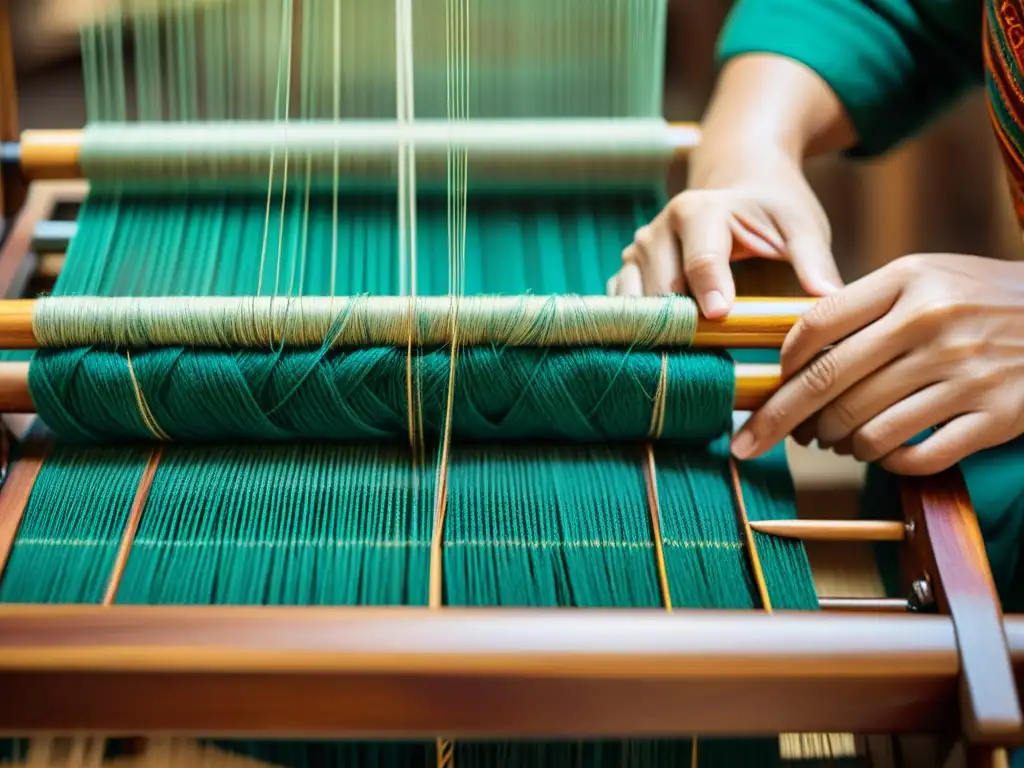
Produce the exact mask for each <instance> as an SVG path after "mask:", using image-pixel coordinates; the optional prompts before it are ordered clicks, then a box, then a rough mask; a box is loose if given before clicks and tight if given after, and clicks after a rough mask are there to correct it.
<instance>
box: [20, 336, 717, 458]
mask: <svg viewBox="0 0 1024 768" xmlns="http://www.w3.org/2000/svg"><path fill="white" fill-rule="evenodd" d="M450 360H451V354H450V351H449V350H447V349H438V350H431V351H422V352H418V353H417V352H415V351H414V353H413V366H412V376H413V381H414V383H415V386H416V388H417V389H418V393H419V397H418V400H419V403H420V405H419V408H418V409H417V410H418V411H419V412H420V414H421V416H422V423H421V424H418V425H417V430H418V431H419V430H423V431H425V433H426V434H427V436H430V437H434V436H436V435H438V434H439V433H440V432H441V431H442V428H443V425H444V423H445V413H446V411H445V409H446V405H447V399H448V388H449V367H450ZM407 363H408V354H407V352H406V350H404V349H395V348H389V347H384V348H371V349H357V350H352V351H345V352H337V351H332V352H327V353H321V352H317V351H306V350H289V351H283V352H280V353H271V352H257V351H237V352H221V351H214V350H200V349H186V348H182V347H176V348H162V349H152V350H140V351H137V352H135V353H132V354H131V355H130V357H129V356H128V355H126V354H125V353H123V352H117V351H111V350H101V349H75V350H42V351H40V352H39V353H38V354H37V355H36V357H35V359H34V361H33V363H32V365H31V366H30V368H29V387H30V391H31V394H32V400H33V402H34V403H35V406H36V410H37V412H38V414H39V415H40V417H41V418H42V419H43V421H44V422H45V423H46V424H47V425H48V426H49V427H50V428H51V429H52V430H54V432H56V433H57V434H58V435H60V436H61V437H62V438H64V439H67V440H71V441H74V442H79V443H82V442H101V441H103V440H107V439H143V440H145V439H152V438H153V437H154V433H153V431H152V427H151V426H150V424H151V422H150V421H149V419H152V421H153V422H155V423H156V425H158V426H159V430H160V432H159V434H160V436H165V437H166V438H169V439H172V440H190V441H224V440H286V439H298V438H313V439H327V440H332V439H335V440H367V439H373V440H387V439H391V440H399V441H401V440H405V439H407V436H408V434H409V406H408V391H407V382H408V373H407ZM663 366H664V369H663ZM663 370H664V373H665V374H667V375H666V376H665V377H664V381H662V374H663ZM132 374H134V380H133V376H132ZM659 387H661V391H659ZM733 393H734V369H733V365H732V361H731V360H729V359H728V358H727V357H725V356H723V355H719V354H715V353H713V352H707V353H698V352H689V353H686V352H683V353H680V352H673V353H665V354H664V355H662V354H659V353H656V352H639V351H638V352H630V351H628V350H614V349H600V348H588V349H519V348H505V349H496V348H489V347H467V348H465V349H463V350H461V351H460V352H459V359H458V372H457V375H456V377H455V393H454V398H455V399H454V408H453V412H452V419H453V421H452V436H453V438H455V439H460V440H462V439H469V440H495V439H520V438H536V439H554V440H573V441H597V442H601V441H606V440H640V439H644V438H647V437H661V438H663V439H667V440H686V441H690V442H693V443H698V444H700V443H706V442H708V441H709V440H711V439H712V438H715V437H718V436H719V435H721V434H723V433H725V432H727V431H728V430H729V429H730V427H731V412H732V401H733ZM140 395H141V403H140ZM414 398H416V395H415V394H414ZM415 401H416V400H415V399H414V402H415ZM658 402H660V403H661V404H662V405H663V412H664V420H663V423H661V424H660V425H658V426H657V427H655V426H654V425H653V424H652V412H654V411H655V405H656V403H658ZM143 404H144V406H145V407H146V411H145V415H144V412H143V410H142V406H143Z"/></svg>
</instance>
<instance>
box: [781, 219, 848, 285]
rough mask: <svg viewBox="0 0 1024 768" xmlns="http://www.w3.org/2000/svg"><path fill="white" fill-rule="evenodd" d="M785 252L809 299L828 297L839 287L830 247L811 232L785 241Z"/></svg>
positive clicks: (792, 235) (794, 234)
mask: <svg viewBox="0 0 1024 768" xmlns="http://www.w3.org/2000/svg"><path fill="white" fill-rule="evenodd" d="M786 252H787V253H788V255H789V261H790V263H791V264H792V265H793V271H794V272H796V276H797V279H798V280H799V281H800V286H801V287H802V288H803V289H804V290H805V291H807V293H808V294H809V295H811V296H829V295H831V294H833V293H835V292H836V291H838V290H839V289H840V288H841V287H842V285H843V278H842V277H840V276H839V270H838V268H837V267H836V262H835V258H834V257H833V256H832V248H831V246H830V245H829V244H828V243H827V242H825V241H824V240H822V239H821V236H820V235H818V234H816V233H814V232H801V231H798V232H795V233H793V234H791V235H790V236H789V237H788V238H787V241H786Z"/></svg>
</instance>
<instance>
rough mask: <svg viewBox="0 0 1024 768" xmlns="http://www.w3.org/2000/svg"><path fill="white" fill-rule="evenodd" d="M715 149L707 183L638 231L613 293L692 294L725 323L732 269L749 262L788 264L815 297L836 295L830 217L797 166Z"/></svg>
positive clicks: (771, 155) (775, 157) (767, 150)
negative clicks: (732, 263) (712, 171)
mask: <svg viewBox="0 0 1024 768" xmlns="http://www.w3.org/2000/svg"><path fill="white" fill-rule="evenodd" d="M698 151H700V150H698ZM710 151H715V152H718V153H719V154H720V157H717V158H713V159H712V160H711V161H709V160H708V158H707V157H705V158H703V162H704V163H709V162H710V163H713V165H714V167H715V170H714V173H713V177H714V178H713V179H709V180H708V181H709V182H710V184H709V185H707V186H705V187H704V188H698V189H689V190H687V191H686V192H683V193H682V194H680V195H677V196H676V197H675V198H674V199H673V200H672V201H671V202H669V204H668V205H667V206H666V207H665V209H664V210H663V211H662V212H661V213H660V214H659V215H658V217H657V218H655V219H654V221H652V222H651V223H650V224H649V225H647V226H645V227H642V228H641V229H640V230H638V231H637V233H636V236H635V239H634V241H633V243H632V245H630V246H628V247H627V248H626V249H625V250H624V251H623V253H622V268H621V269H620V270H619V272H618V273H617V274H616V275H615V276H614V277H612V279H611V280H609V281H608V293H609V294H611V295H613V296H614V295H619V296H641V295H649V296H650V295H658V294H667V293H689V294H691V295H692V296H694V297H695V298H696V299H697V303H698V304H699V305H700V308H701V311H702V312H703V314H704V316H705V317H708V318H712V319H714V318H718V317H723V316H724V315H726V314H728V312H729V310H730V309H731V308H732V304H733V300H734V299H735V298H736V288H735V285H734V283H733V278H732V271H731V269H730V266H729V265H730V263H731V262H734V261H739V260H741V259H748V258H751V257H761V258H765V259H775V260H783V261H788V262H789V263H790V264H792V265H793V268H794V270H796V274H797V277H798V278H799V279H800V284H801V285H802V286H803V288H804V290H805V291H807V292H808V293H809V294H810V295H812V296H825V295H827V294H829V293H831V292H832V291H834V290H836V289H837V288H838V287H839V286H840V285H841V284H842V283H841V280H840V277H839V273H838V271H837V270H836V266H835V262H834V261H833V259H832V251H831V244H830V241H831V232H830V229H829V225H828V219H827V218H826V216H825V212H824V211H823V210H822V208H821V205H820V204H819V203H818V200H817V198H816V197H815V196H814V192H812V191H811V188H810V186H809V185H808V183H807V180H806V179H805V178H804V174H803V171H802V169H801V167H800V163H799V162H797V161H795V160H794V159H793V158H791V157H789V156H788V155H787V154H786V153H784V152H781V151H773V148H771V147H763V148H759V150H758V151H756V152H753V153H750V154H748V153H745V152H742V151H737V150H736V149H735V148H732V151H729V150H728V149H727V150H722V149H720V148H718V147H711V148H710Z"/></svg>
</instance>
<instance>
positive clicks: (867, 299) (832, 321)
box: [780, 269, 905, 377]
mask: <svg viewBox="0 0 1024 768" xmlns="http://www.w3.org/2000/svg"><path fill="white" fill-rule="evenodd" d="M885 273H886V270H885V269H881V270H879V271H878V272H875V273H872V274H871V275H868V276H867V277H865V278H862V279H860V280H858V281H857V282H855V283H851V284H850V285H848V286H847V287H846V288H844V289H843V290H841V291H839V292H837V293H834V294H832V295H831V296H828V297H826V298H824V299H821V300H820V301H818V302H817V303H816V304H815V305H814V306H813V307H811V308H810V309H809V310H807V312H805V313H804V314H803V316H802V317H801V318H800V319H799V320H798V321H797V322H796V325H794V326H793V330H791V331H790V332H789V334H788V335H787V336H786V340H785V341H784V342H783V343H782V350H781V353H780V354H781V362H782V375H783V377H789V376H791V375H793V374H795V373H796V371H799V370H800V369H802V368H803V367H804V366H805V365H807V364H808V363H809V362H810V361H811V359H812V358H813V357H814V356H815V355H816V354H818V353H819V352H820V351H821V350H823V349H824V348H825V347H828V346H830V345H832V344H836V343H837V342H839V341H841V340H842V339H845V338H846V337H847V336H850V335H852V334H854V333H856V332H857V331H859V330H861V329H863V328H865V327H866V326H868V325H870V324H871V323H874V322H876V321H877V320H879V319H880V318H882V317H884V316H886V315H887V313H889V311H890V310H891V309H892V308H893V306H894V305H895V304H896V300H897V299H898V298H899V296H900V293H901V292H902V289H903V284H902V283H901V282H899V281H898V280H896V279H895V276H893V275H888V274H885ZM880 276H881V277H880ZM887 277H888V278H890V279H886V278H887ZM898 339H899V337H898V336H894V337H893V339H891V340H890V341H893V340H898ZM903 351H905V350H904V349H900V352H903ZM891 359H892V357H890V358H889V360H891ZM886 362H888V360H886Z"/></svg>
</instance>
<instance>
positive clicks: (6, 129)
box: [0, 0, 25, 238]
mask: <svg viewBox="0 0 1024 768" xmlns="http://www.w3.org/2000/svg"><path fill="white" fill-rule="evenodd" d="M17 140H18V87H17V79H16V75H15V70H14V47H13V45H12V35H11V6H10V0H0V144H4V143H6V142H10V141H17ZM24 202H25V185H24V183H23V179H22V177H21V169H20V168H19V167H18V165H16V164H11V163H0V238H2V237H3V232H4V229H5V226H4V223H5V221H7V220H9V219H11V218H13V217H14V215H15V214H16V213H17V212H18V211H19V210H20V209H21V206H22V204H23V203H24Z"/></svg>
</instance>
